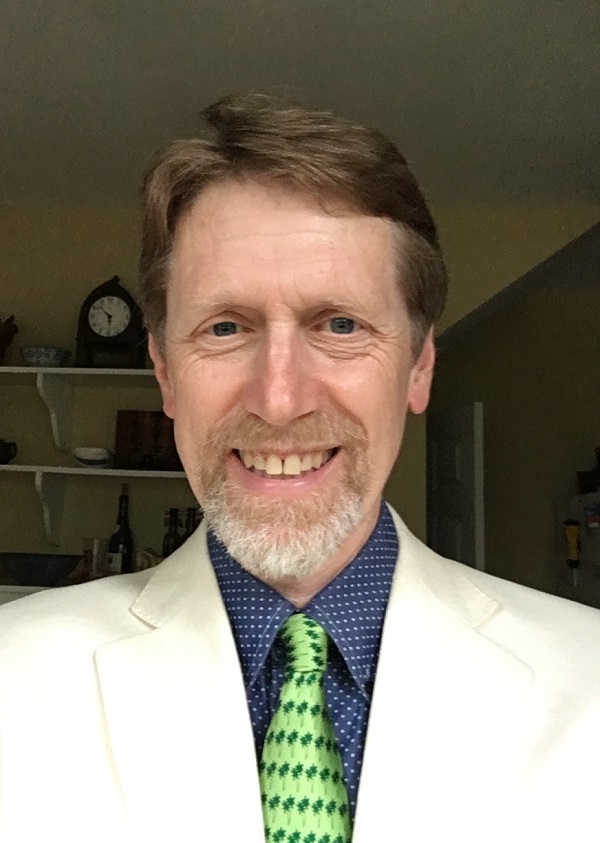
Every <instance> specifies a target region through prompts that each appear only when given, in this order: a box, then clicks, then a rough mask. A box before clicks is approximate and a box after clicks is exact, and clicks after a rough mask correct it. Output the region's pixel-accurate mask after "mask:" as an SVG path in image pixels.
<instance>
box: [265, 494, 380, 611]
mask: <svg viewBox="0 0 600 843" xmlns="http://www.w3.org/2000/svg"><path fill="white" fill-rule="evenodd" d="M380 505H381V503H380V501H378V503H377V505H376V506H375V507H374V508H373V510H372V511H371V512H369V514H368V516H367V517H366V518H365V519H364V520H363V521H362V522H361V524H360V526H359V527H358V529H357V530H355V532H354V533H352V535H351V536H349V537H348V538H347V539H346V541H345V542H344V543H343V544H342V545H341V546H340V547H339V548H338V550H337V551H336V552H335V553H334V554H333V556H330V557H329V559H328V560H327V562H326V563H325V564H324V565H322V566H321V567H320V568H319V569H318V570H317V571H314V572H313V573H312V574H310V575H309V576H307V577H303V578H302V579H298V578H296V577H282V578H281V579H277V580H267V579H265V580H263V582H266V584H267V585H269V586H270V587H271V588H272V589H274V590H275V591H277V592H278V593H279V594H281V596H282V597H285V599H286V600H289V602H290V603H291V604H292V605H293V606H295V607H296V608H297V609H303V608H304V607H305V606H307V605H308V603H310V601H311V600H312V599H313V597H314V596H315V594H318V593H319V592H320V591H322V589H324V588H325V586H326V585H328V584H329V583H330V582H331V581H332V580H333V579H335V577H337V575H338V574H339V573H340V572H341V571H343V570H344V568H345V567H346V566H347V565H349V564H350V562H352V560H353V559H354V558H355V556H357V555H358V553H359V552H360V550H361V549H362V548H363V547H364V545H365V544H366V542H367V539H368V538H369V536H370V535H371V533H372V532H373V530H374V529H375V525H376V524H377V519H378V517H379V509H380Z"/></svg>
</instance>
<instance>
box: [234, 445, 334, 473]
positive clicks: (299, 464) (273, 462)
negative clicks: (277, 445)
mask: <svg viewBox="0 0 600 843" xmlns="http://www.w3.org/2000/svg"><path fill="white" fill-rule="evenodd" d="M332 454H333V451H314V452H313V453H311V454H303V455H302V456H300V455H299V454H290V455H289V456H287V457H283V458H282V457H278V456H277V454H253V453H252V452H251V451H239V455H240V459H241V460H242V462H243V463H244V465H245V466H246V468H248V469H255V470H256V471H264V472H265V474H267V475H269V477H277V476H280V475H282V474H283V475H285V476H286V477H297V476H298V475H299V474H302V473H303V472H306V471H312V470H313V469H317V468H320V467H321V466H322V465H323V464H324V463H326V462H327V461H328V460H329V459H330V457H331V456H332Z"/></svg>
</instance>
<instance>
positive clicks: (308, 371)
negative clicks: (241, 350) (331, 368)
mask: <svg viewBox="0 0 600 843" xmlns="http://www.w3.org/2000/svg"><path fill="white" fill-rule="evenodd" d="M314 369H315V366H314V361H313V360H312V355H311V349H310V347H309V346H308V344H307V342H306V340H305V339H304V338H303V337H302V335H301V332H299V331H298V329H297V327H296V326H293V325H290V324H280V325H276V326H273V327H271V328H270V329H269V330H268V331H266V332H265V335H264V337H263V339H262V340H261V342H260V344H259V346H258V347H257V349H256V352H255V357H254V360H253V372H252V377H251V380H250V383H249V384H248V387H247V390H246V396H245V399H246V400H245V409H246V410H247V411H248V412H250V413H253V414H254V415H256V416H259V417H260V418H261V419H263V420H264V421H266V422H268V423H269V424H271V425H274V426H280V427H281V426H284V425H286V424H289V423H290V422H291V421H293V420H294V419H297V418H299V417H300V416H303V415H306V414H308V413H311V412H313V411H314V410H316V409H317V407H318V401H319V380H318V377H317V373H316V371H315V370H314Z"/></svg>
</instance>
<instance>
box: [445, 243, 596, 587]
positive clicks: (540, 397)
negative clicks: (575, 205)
mask: <svg viewBox="0 0 600 843" xmlns="http://www.w3.org/2000/svg"><path fill="white" fill-rule="evenodd" d="M599 267H600V243H599V248H598V259H597V261H596V262H595V264H594V265H591V266H589V267H588V269H587V278H588V279H589V282H590V285H591V286H590V287H588V288H586V287H585V286H581V285H577V284H575V285H570V286H569V287H563V288H560V287H550V288H548V289H545V290H544V289H537V290H535V291H533V292H531V293H529V294H526V295H525V296H524V297H523V298H522V299H521V300H519V301H518V302H515V303H513V304H512V305H511V307H510V308H509V309H508V310H504V311H502V312H497V313H495V314H493V315H492V316H491V317H490V318H488V319H485V320H482V321H481V322H480V323H478V324H476V325H473V326H472V327H471V328H470V330H469V331H468V332H465V333H464V334H463V335H461V337H460V338H459V339H458V340H457V342H456V343H455V344H453V346H452V347H450V348H448V349H446V350H445V351H444V352H443V353H442V354H441V356H440V359H439V360H438V370H437V375H436V381H435V385H434V391H433V397H432V404H431V409H432V411H442V410H444V409H447V408H450V407H455V406H460V405H461V404H463V403H467V402H471V401H482V402H483V405H484V419H485V421H484V453H485V456H484V468H485V509H486V518H485V523H486V566H487V569H488V570H489V571H490V572H491V573H493V574H497V575H498V576H501V577H504V578H506V579H510V580H514V581H515V582H520V583H523V584H525V585H529V586H532V587H534V588H539V589H542V590H546V591H553V590H554V588H555V579H556V567H555V554H556V536H557V527H556V524H555V503H556V502H557V501H558V500H561V499H563V498H565V497H568V496H569V495H572V494H575V493H576V486H575V472H576V471H581V470H584V469H590V468H592V467H593V465H594V448H595V447H597V446H599V445H600V425H599V423H598V419H600V390H599V389H598V388H597V380H598V375H597V373H598V371H600V343H599V342H598V320H599V314H600V289H599V285H598V268H599ZM580 281H581V284H582V285H584V284H585V281H586V278H585V277H583V276H582V277H581V278H580ZM558 534H560V528H558Z"/></svg>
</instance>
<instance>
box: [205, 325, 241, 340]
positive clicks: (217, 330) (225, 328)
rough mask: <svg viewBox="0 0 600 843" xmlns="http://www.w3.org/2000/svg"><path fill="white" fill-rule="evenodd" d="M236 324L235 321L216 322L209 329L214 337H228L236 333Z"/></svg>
mask: <svg viewBox="0 0 600 843" xmlns="http://www.w3.org/2000/svg"><path fill="white" fill-rule="evenodd" d="M238 327H239V326H238V325H237V324H236V323H235V322H217V323H216V324H215V325H213V326H212V328H211V330H212V332H213V334H214V335H215V336H216V337H230V336H231V335H232V334H237V332H238Z"/></svg>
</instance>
